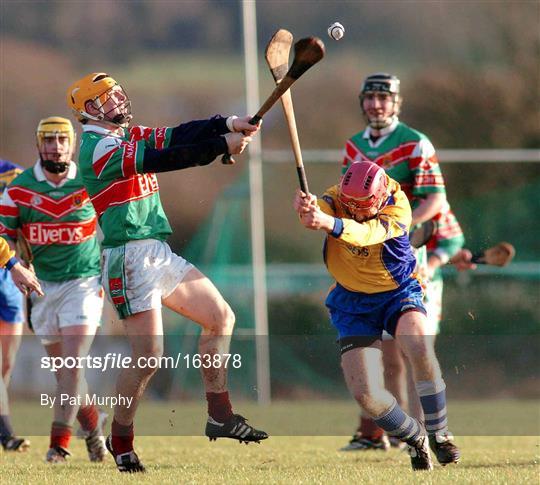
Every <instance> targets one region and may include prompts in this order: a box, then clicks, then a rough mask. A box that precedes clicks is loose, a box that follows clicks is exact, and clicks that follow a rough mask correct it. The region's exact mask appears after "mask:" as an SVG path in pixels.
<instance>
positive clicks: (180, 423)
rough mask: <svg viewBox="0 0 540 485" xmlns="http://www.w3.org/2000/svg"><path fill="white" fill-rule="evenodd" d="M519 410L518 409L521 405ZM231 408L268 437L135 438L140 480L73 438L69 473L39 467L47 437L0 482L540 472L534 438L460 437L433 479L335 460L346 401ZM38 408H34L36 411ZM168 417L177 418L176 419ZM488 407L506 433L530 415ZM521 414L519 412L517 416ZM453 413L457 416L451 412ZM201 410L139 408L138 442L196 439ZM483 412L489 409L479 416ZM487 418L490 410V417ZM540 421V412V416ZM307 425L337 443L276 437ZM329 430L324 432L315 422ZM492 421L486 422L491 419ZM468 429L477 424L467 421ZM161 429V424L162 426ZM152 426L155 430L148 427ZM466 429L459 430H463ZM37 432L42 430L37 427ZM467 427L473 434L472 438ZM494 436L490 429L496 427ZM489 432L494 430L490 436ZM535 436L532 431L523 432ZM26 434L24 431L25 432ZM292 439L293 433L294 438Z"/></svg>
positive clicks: (349, 456)
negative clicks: (143, 470) (99, 459)
mask: <svg viewBox="0 0 540 485" xmlns="http://www.w3.org/2000/svg"><path fill="white" fill-rule="evenodd" d="M518 405H519V408H517V406H518ZM28 406H29V405H28V404H27V403H23V402H16V403H14V405H13V406H12V409H13V414H14V416H13V417H14V421H15V424H16V426H17V428H16V429H17V430H18V431H22V428H25V426H24V424H23V422H22V421H23V420H27V419H28V417H29V413H28V411H29V407H28ZM236 408H237V409H238V410H239V411H240V412H242V413H244V412H245V414H246V416H249V418H250V420H251V422H253V423H254V424H256V425H257V426H261V427H263V428H265V429H268V430H269V431H270V432H271V433H272V434H273V435H272V436H271V437H270V439H268V441H266V442H263V443H262V444H260V445H254V444H252V445H249V446H245V445H239V444H238V443H236V442H233V441H230V440H218V441H217V442H215V443H210V442H209V441H208V440H207V439H206V438H203V437H200V436H141V435H139V436H138V437H137V438H136V450H137V452H138V453H139V455H140V456H141V458H142V460H143V462H144V463H145V464H146V466H147V468H148V473H147V474H146V475H144V476H140V475H139V476H136V477H135V476H133V477H130V476H125V475H121V474H120V473H118V472H117V471H116V470H115V468H114V466H113V463H112V460H111V458H110V457H109V456H107V459H106V462H105V463H103V464H91V463H89V462H88V459H87V457H86V450H85V448H84V442H82V441H81V440H77V439H73V440H72V444H71V451H72V453H73V458H72V460H70V462H69V463H68V464H66V465H56V466H51V465H49V464H46V463H44V456H45V453H46V451H47V447H48V438H47V437H46V436H37V437H33V438H31V441H32V446H31V449H30V451H29V452H28V453H25V454H6V453H2V454H0V482H1V483H2V484H4V483H5V484H7V483H17V484H20V483H40V484H48V483H51V484H53V483H54V484H57V483H125V482H130V481H134V482H135V481H136V482H137V483H139V482H140V483H161V484H165V483H212V484H215V483H294V484H296V483H306V484H311V483H354V482H356V483H360V482H361V483H377V484H381V483H445V484H446V483H482V484H484V483H489V484H492V483H501V484H502V483H511V484H514V483H519V484H525V483H535V484H537V483H538V482H539V480H538V478H539V474H540V467H539V463H540V456H539V455H540V448H539V447H540V438H539V437H537V436H525V437H520V436H501V437H499V436H471V434H473V433H472V432H470V433H468V434H469V436H458V437H457V438H456V441H457V443H458V445H459V446H460V448H461V450H462V456H463V457H462V460H461V463H460V464H459V465H457V466H449V467H445V468H442V467H439V466H437V467H436V469H435V470H434V471H433V472H432V473H416V474H413V473H412V472H411V471H410V465H409V458H408V456H407V455H406V453H404V452H400V451H396V450H391V451H389V452H387V453H383V452H380V451H379V452H374V451H371V452H349V453H344V452H338V451H337V449H338V448H340V447H341V446H343V445H344V444H345V443H346V442H347V440H348V439H349V437H348V436H345V435H346V434H348V433H349V431H351V430H352V428H353V427H354V423H355V419H356V409H355V407H354V405H353V403H351V402H347V401H310V402H291V403H288V402H278V403H275V404H272V406H271V407H270V408H262V407H258V406H255V405H253V404H252V403H251V404H249V403H241V404H238V405H237V406H236ZM35 409H36V408H35V406H34V410H35ZM173 409H174V412H173ZM450 409H451V412H453V415H454V418H455V419H457V418H458V417H459V416H461V415H463V416H466V415H467V414H468V413H470V414H471V416H474V415H476V416H477V419H476V420H477V421H480V422H481V421H482V419H484V418H483V417H482V415H480V414H479V411H480V410H481V408H480V407H479V403H453V404H452V405H451V407H450ZM492 409H493V410H495V409H499V410H500V411H501V415H500V416H499V417H498V419H504V418H503V415H505V416H506V419H507V421H508V424H509V427H510V426H511V425H512V423H513V421H512V420H513V419H514V417H515V416H516V415H528V416H529V417H530V416H531V415H530V412H531V411H532V412H533V416H535V414H534V412H535V411H534V409H536V410H537V409H538V408H537V405H536V407H535V405H534V403H533V402H532V401H530V402H528V403H527V402H521V403H518V402H517V401H515V402H514V401H495V402H492ZM517 409H521V412H519V411H517ZM452 410H453V411H452ZM204 411H205V410H204V406H203V405H202V403H184V402H172V401H171V402H166V403H150V402H145V403H143V404H142V405H141V407H140V413H139V415H138V419H137V422H136V427H137V430H138V431H139V432H140V434H142V432H143V431H145V432H154V433H163V434H171V433H173V432H174V433H176V434H179V433H183V434H187V433H190V432H193V434H201V433H202V430H203V423H204ZM484 411H485V409H484ZM487 412H490V411H489V409H488V410H487ZM536 415H537V414H536ZM35 418H36V420H40V421H42V422H45V423H47V426H48V425H49V424H48V423H50V412H49V411H48V410H45V412H36V413H35ZM299 420H304V421H306V422H307V424H309V423H311V424H312V425H313V428H312V429H313V430H314V433H315V432H317V431H318V432H319V433H321V434H322V433H323V432H324V431H326V430H328V429H335V433H336V434H343V436H279V435H280V434H285V433H286V430H287V429H289V430H291V431H290V434H292V433H293V432H297V431H298V430H300V429H309V427H308V426H307V425H306V426H305V427H304V428H301V427H298V426H297V427H296V428H295V427H294V426H293V424H294V423H295V422H298V421H299ZM327 420H328V422H327V423H326V425H323V424H321V422H326V421H327ZM490 421H491V420H490ZM470 422H471V426H472V423H473V422H474V419H470ZM164 423H165V424H166V425H165V426H164V425H163V424H164ZM152 424H153V427H152ZM464 426H465V425H464V424H463V425H462V429H463V427H464ZM26 427H28V425H27V426H26ZM42 429H45V427H43V428H42ZM472 429H473V428H471V430H472ZM494 429H496V428H494ZM491 431H492V430H491ZM529 432H530V433H534V432H537V431H534V429H531V430H530V431H529ZM21 434H23V433H21ZM297 434H298V433H297Z"/></svg>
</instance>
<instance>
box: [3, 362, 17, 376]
mask: <svg viewBox="0 0 540 485" xmlns="http://www.w3.org/2000/svg"><path fill="white" fill-rule="evenodd" d="M14 364H15V363H14V362H9V361H8V359H6V361H5V362H3V363H2V378H3V379H6V380H7V379H9V377H10V376H11V372H12V371H13V367H14Z"/></svg>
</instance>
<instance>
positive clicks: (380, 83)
mask: <svg viewBox="0 0 540 485" xmlns="http://www.w3.org/2000/svg"><path fill="white" fill-rule="evenodd" d="M399 85H400V82H399V79H398V78H397V77H396V76H393V75H391V74H386V73H382V72H381V73H376V74H371V75H370V76H368V77H367V78H366V79H365V80H364V82H363V83H362V89H361V91H360V96H359V97H360V109H361V110H362V113H363V114H364V117H365V119H366V121H367V123H368V124H369V126H371V127H372V128H373V129H375V130H380V129H382V128H386V127H387V126H390V125H391V124H392V122H393V121H394V120H395V119H397V117H398V116H399V112H400V109H401V96H400V95H399ZM377 93H379V94H381V93H382V94H385V95H390V96H391V97H392V103H393V110H392V112H391V113H389V114H388V113H385V114H382V115H377V116H373V115H370V114H369V113H368V112H367V111H366V109H365V107H364V101H365V99H366V98H367V97H368V96H370V95H376V94H377Z"/></svg>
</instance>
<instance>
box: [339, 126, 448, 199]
mask: <svg viewBox="0 0 540 485" xmlns="http://www.w3.org/2000/svg"><path fill="white" fill-rule="evenodd" d="M370 135H371V128H370V127H369V126H368V127H367V128H366V129H365V130H362V131H361V132H360V133H357V134H356V135H354V136H353V137H352V138H350V139H349V140H348V141H347V144H346V145H345V153H344V157H343V165H342V174H344V173H345V172H346V171H347V169H348V168H349V165H350V164H351V163H352V162H358V161H361V160H367V161H370V162H373V163H376V164H377V165H379V166H380V167H382V168H384V170H385V171H386V173H387V174H388V175H389V176H390V177H391V178H393V179H394V180H395V181H397V182H399V184H400V185H401V189H402V190H403V191H404V192H405V194H407V197H408V198H409V200H410V202H411V204H412V205H413V207H414V203H413V202H414V199H415V198H417V197H420V198H421V197H425V196H426V195H427V194H431V193H434V192H442V193H445V192H446V190H445V187H444V179H443V176H442V173H441V169H440V166H439V162H438V160H437V155H436V154H435V148H434V147H433V145H432V144H431V142H430V141H429V139H428V138H427V137H426V136H425V135H424V134H423V133H420V132H419V131H416V130H413V129H412V128H410V127H409V126H407V125H406V124H405V123H401V122H400V121H397V120H396V121H395V122H394V123H392V125H390V126H389V127H388V128H384V129H383V130H381V136H380V137H379V138H378V139H377V140H376V141H372V140H371V139H370Z"/></svg>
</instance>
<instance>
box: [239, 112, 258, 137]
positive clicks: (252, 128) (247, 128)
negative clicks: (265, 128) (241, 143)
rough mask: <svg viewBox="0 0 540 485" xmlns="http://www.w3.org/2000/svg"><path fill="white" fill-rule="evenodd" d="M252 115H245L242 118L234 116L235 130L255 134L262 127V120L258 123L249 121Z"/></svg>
mask: <svg viewBox="0 0 540 485" xmlns="http://www.w3.org/2000/svg"><path fill="white" fill-rule="evenodd" d="M251 118H252V117H251V116H243V117H242V118H234V119H233V121H232V126H233V130H234V131H235V132H237V133H241V132H243V133H245V134H246V135H252V136H253V135H255V134H256V133H257V132H258V131H259V130H260V129H261V124H262V120H261V121H259V122H258V123H257V124H256V125H252V124H250V123H249V120H250V119H251Z"/></svg>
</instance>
